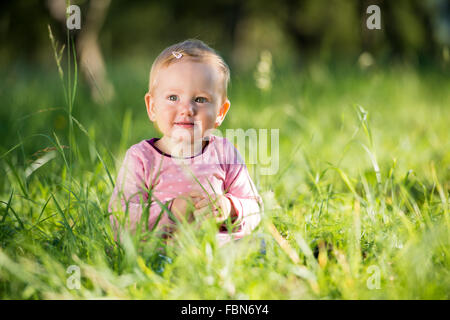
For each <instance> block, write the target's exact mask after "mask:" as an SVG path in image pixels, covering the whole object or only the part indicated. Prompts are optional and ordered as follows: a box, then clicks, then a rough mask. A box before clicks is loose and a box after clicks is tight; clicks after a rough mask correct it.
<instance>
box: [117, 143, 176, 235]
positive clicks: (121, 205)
mask: <svg viewBox="0 0 450 320" xmlns="http://www.w3.org/2000/svg"><path fill="white" fill-rule="evenodd" d="M148 198H149V192H148V186H147V185H146V183H145V170H144V164H143V160H142V159H141V158H140V156H139V152H138V151H136V150H134V149H133V148H130V149H129V150H128V151H127V153H126V155H125V159H124V161H123V163H122V166H121V168H120V170H119V173H118V176H117V180H116V186H115V188H114V191H113V194H112V196H111V200H110V202H109V207H108V209H109V212H110V213H111V216H110V221H111V224H112V226H113V229H114V230H115V231H117V230H118V221H117V218H116V217H115V216H114V214H112V213H113V212H117V211H122V212H126V211H127V210H128V219H127V220H126V223H125V228H127V229H128V230H130V231H131V232H134V231H135V230H136V226H137V224H138V223H139V221H140V220H141V217H142V214H143V213H144V212H145V211H144V210H147V208H148V206H149V205H150V211H149V218H148V222H147V223H148V227H149V229H150V230H151V229H152V228H153V226H154V225H155V223H156V221H157V220H158V219H159V223H158V228H159V227H162V226H165V225H169V224H172V223H173V222H172V221H171V220H170V219H169V217H168V214H167V212H165V211H162V208H161V207H160V205H159V204H158V203H157V202H156V201H154V199H151V200H152V201H150V203H149V199H148ZM161 211H162V213H161ZM160 214H161V217H159V216H160ZM144 227H145V224H143V228H144Z"/></svg>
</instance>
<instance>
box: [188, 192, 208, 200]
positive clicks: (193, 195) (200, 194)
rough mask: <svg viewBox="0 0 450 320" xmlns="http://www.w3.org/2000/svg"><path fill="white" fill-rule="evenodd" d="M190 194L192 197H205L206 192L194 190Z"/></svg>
mask: <svg viewBox="0 0 450 320" xmlns="http://www.w3.org/2000/svg"><path fill="white" fill-rule="evenodd" d="M189 196H190V197H192V198H204V197H205V194H204V193H203V192H201V191H198V190H194V191H191V192H189Z"/></svg>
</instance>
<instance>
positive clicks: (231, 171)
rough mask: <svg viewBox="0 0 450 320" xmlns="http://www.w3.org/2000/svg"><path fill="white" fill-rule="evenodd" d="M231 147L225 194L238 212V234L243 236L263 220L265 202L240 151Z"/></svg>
mask: <svg viewBox="0 0 450 320" xmlns="http://www.w3.org/2000/svg"><path fill="white" fill-rule="evenodd" d="M231 147H232V150H231V152H233V156H232V157H231V159H230V158H228V161H229V163H228V164H227V165H226V170H227V172H226V179H225V185H224V187H225V196H226V197H227V198H228V199H230V201H231V204H232V205H233V207H234V210H235V212H236V216H237V221H238V225H239V229H238V232H237V234H236V235H237V236H239V237H242V236H244V235H247V234H249V233H251V231H252V230H253V229H255V228H256V226H257V225H258V224H259V222H260V221H261V214H260V213H261V212H262V211H263V202H262V199H261V197H260V196H259V194H258V191H257V190H256V187H255V185H254V183H253V181H252V179H251V178H250V175H249V173H248V170H247V166H246V165H245V163H244V161H243V160H242V158H241V156H240V154H239V152H238V151H237V150H236V149H235V148H234V147H233V146H232V145H231Z"/></svg>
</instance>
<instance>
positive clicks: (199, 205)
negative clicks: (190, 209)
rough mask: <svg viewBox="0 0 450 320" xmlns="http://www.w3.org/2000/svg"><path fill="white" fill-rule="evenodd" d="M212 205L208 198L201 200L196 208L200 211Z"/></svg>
mask: <svg viewBox="0 0 450 320" xmlns="http://www.w3.org/2000/svg"><path fill="white" fill-rule="evenodd" d="M211 204H212V203H211V201H210V200H209V199H208V198H203V199H201V200H199V201H198V202H197V203H196V204H195V207H196V208H197V209H200V208H203V207H206V206H209V205H211Z"/></svg>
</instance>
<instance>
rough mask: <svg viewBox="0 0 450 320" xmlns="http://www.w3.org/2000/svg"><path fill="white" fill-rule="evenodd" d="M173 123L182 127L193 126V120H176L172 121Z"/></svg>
mask: <svg viewBox="0 0 450 320" xmlns="http://www.w3.org/2000/svg"><path fill="white" fill-rule="evenodd" d="M173 124H174V125H176V126H178V127H182V128H193V127H194V122H190V121H178V122H174V123H173Z"/></svg>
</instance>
